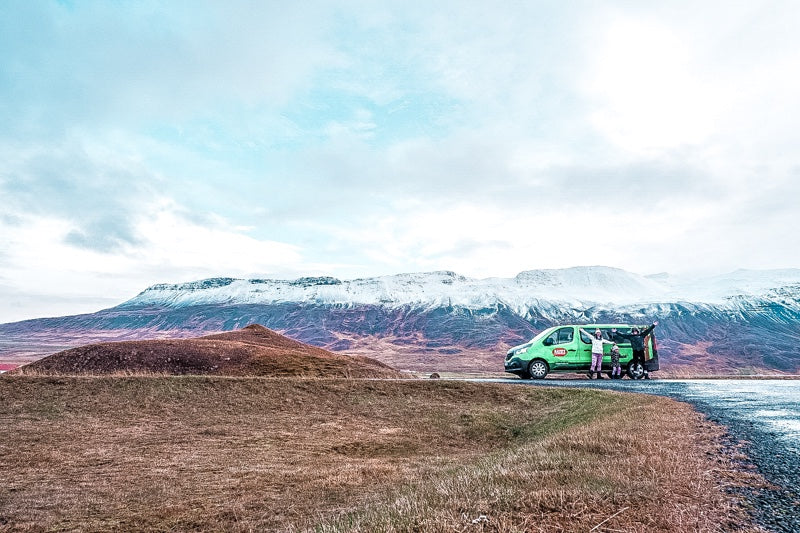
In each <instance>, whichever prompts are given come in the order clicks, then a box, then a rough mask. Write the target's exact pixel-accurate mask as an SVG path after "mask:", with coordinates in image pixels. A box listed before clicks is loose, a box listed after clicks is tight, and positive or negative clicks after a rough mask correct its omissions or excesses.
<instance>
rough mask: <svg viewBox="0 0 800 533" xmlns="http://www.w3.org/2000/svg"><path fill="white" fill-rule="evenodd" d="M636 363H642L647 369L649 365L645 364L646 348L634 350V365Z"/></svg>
mask: <svg viewBox="0 0 800 533" xmlns="http://www.w3.org/2000/svg"><path fill="white" fill-rule="evenodd" d="M636 363H639V364H640V365H642V368H644V369H645V370H647V367H646V366H644V350H633V364H634V366H635V365H636Z"/></svg>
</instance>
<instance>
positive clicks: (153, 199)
mask: <svg viewBox="0 0 800 533" xmlns="http://www.w3.org/2000/svg"><path fill="white" fill-rule="evenodd" d="M799 24H800V3H798V2H796V1H786V2H780V1H770V2H766V1H765V2H759V1H755V0H753V1H747V2H730V1H719V2H715V1H705V2H696V1H694V0H691V1H686V2H683V1H671V2H663V1H658V2H655V1H654V2H638V1H637V2H631V1H624V2H623V1H619V2H615V1H605V2H595V1H587V2H580V1H577V2H561V1H552V2H534V1H531V2H510V1H509V2H489V1H483V2H470V1H466V0H458V1H454V2H449V1H446V0H443V1H440V2H414V1H409V0H402V1H397V2H391V1H370V2H355V1H353V2H350V1H347V0H344V1H336V2H314V1H303V2H284V1H275V2H270V1H266V0H265V1H253V2H232V1H224V2H222V1H215V2H200V1H185V2H181V1H170V2H147V1H137V2H127V1H115V2H100V1H80V0H74V1H62V2H56V1H52V2H48V1H28V0H9V1H6V2H3V3H2V5H0V302H2V303H0V322H5V321H12V320H21V319H24V318H33V317H39V316H49V315H62V314H73V313H78V312H87V311H94V310H97V309H100V308H104V307H110V306H112V305H115V304H117V303H119V302H121V301H123V300H125V299H127V298H130V297H132V296H134V295H135V294H137V293H138V292H139V291H141V290H142V289H144V288H145V287H146V286H148V285H150V284H153V283H158V282H181V281H189V280H195V279H201V278H206V277H212V276H234V277H252V276H257V277H272V278H294V277H299V276H303V275H321V274H325V275H332V276H337V277H341V278H355V277H365V276H374V275H384V274H393V273H400V272H418V271H429V270H443V269H446V270H454V271H457V272H459V273H461V274H464V275H468V276H474V277H488V276H513V275H515V274H516V273H518V272H519V271H522V270H527V269H534V268H559V267H568V266H575V265H608V266H614V267H620V268H624V269H626V270H629V271H632V272H637V273H640V274H650V273H656V272H662V271H667V272H671V273H690V272H703V273H718V272H727V271H731V270H735V269H738V268H782V267H798V266H800V238H799V237H798V235H800V231H798V227H800V210H799V209H798V201H799V200H800V127H798V125H799V124H800V98H798V97H797V95H798V94H800V33H798V32H797V31H796V29H797V27H798V25H799Z"/></svg>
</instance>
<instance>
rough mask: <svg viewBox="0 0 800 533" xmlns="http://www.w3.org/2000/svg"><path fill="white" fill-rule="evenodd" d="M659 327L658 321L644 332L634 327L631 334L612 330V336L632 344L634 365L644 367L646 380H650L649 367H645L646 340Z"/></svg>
mask: <svg viewBox="0 0 800 533" xmlns="http://www.w3.org/2000/svg"><path fill="white" fill-rule="evenodd" d="M657 325H658V321H657V320H656V321H654V322H653V324H652V325H651V326H649V327H646V328H644V330H642V331H641V332H640V331H639V327H638V326H633V327H632V328H631V332H630V333H620V332H618V331H617V330H616V328H614V329H612V330H611V333H612V335H614V336H615V337H620V338H623V339H625V340H627V341H628V342H630V343H631V349H632V350H633V364H634V365H636V364H640V365H642V369H643V370H644V379H650V373H649V372H648V371H647V367H646V366H645V365H644V339H645V338H646V337H647V336H648V335H650V333H651V332H652V331H653V329H655V327H656V326H657ZM615 340H616V339H615Z"/></svg>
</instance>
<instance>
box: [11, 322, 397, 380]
mask: <svg viewBox="0 0 800 533" xmlns="http://www.w3.org/2000/svg"><path fill="white" fill-rule="evenodd" d="M14 372H15V373H20V374H47V375H56V374H167V375H188V374H193V375H198V374H213V375H222V376H278V377H290V376H297V377H353V378H367V377H370V378H375V377H378V378H381V377H399V376H401V373H400V372H398V371H396V370H394V369H392V368H391V367H389V366H387V365H384V364H383V363H380V362H378V361H376V360H374V359H370V358H368V357H361V356H348V355H344V354H336V353H333V352H329V351H328V350H324V349H322V348H317V347H315V346H309V345H308V344H303V343H302V342H298V341H295V340H292V339H290V338H288V337H285V336H283V335H281V334H279V333H276V332H274V331H272V330H270V329H267V328H265V327H264V326H261V325H259V324H251V325H249V326H247V327H245V328H243V329H240V330H237V331H231V332H227V333H219V334H216V335H208V336H205V337H199V338H195V339H165V340H141V341H123V342H104V343H99V344H90V345H87V346H81V347H79V348H72V349H70V350H64V351H62V352H58V353H55V354H53V355H50V356H47V357H45V358H43V359H40V360H38V361H35V362H33V363H31V364H29V365H26V366H24V367H20V368H18V369H17V370H15V371H14Z"/></svg>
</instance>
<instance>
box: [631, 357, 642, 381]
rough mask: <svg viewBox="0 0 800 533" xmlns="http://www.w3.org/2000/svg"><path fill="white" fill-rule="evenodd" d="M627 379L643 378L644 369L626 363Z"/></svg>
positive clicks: (634, 364) (640, 366) (632, 363)
mask: <svg viewBox="0 0 800 533" xmlns="http://www.w3.org/2000/svg"><path fill="white" fill-rule="evenodd" d="M627 372H628V377H629V378H631V379H642V377H644V367H643V366H642V365H637V364H636V363H634V362H633V361H631V362H630V363H628V370H627Z"/></svg>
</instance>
